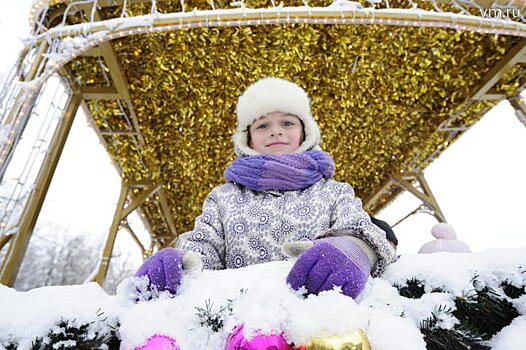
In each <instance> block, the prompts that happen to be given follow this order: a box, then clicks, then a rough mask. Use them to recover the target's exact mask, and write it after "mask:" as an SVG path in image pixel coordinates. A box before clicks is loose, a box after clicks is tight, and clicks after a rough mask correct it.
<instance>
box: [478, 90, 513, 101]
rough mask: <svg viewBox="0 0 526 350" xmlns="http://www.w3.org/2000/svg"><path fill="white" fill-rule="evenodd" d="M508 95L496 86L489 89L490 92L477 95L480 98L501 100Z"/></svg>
mask: <svg viewBox="0 0 526 350" xmlns="http://www.w3.org/2000/svg"><path fill="white" fill-rule="evenodd" d="M506 97H508V96H506V95H505V94H503V93H502V92H498V91H497V90H496V89H495V88H494V87H492V88H491V89H489V90H488V92H486V93H485V94H483V95H480V96H477V98H478V99H479V100H499V101H500V100H504V99H506Z"/></svg>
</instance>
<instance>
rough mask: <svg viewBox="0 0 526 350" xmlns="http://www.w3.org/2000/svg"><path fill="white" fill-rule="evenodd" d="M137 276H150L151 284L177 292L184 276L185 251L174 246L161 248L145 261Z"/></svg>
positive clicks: (159, 288)
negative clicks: (182, 251)
mask: <svg viewBox="0 0 526 350" xmlns="http://www.w3.org/2000/svg"><path fill="white" fill-rule="evenodd" d="M135 276H138V277H142V276H148V278H149V280H150V286H155V287H157V290H158V291H163V290H167V291H169V292H170V293H172V294H176V293H177V288H178V287H179V285H180V284H181V278H182V276H183V253H181V252H180V251H178V250H176V249H174V248H165V249H163V250H160V251H159V252H157V253H156V254H154V255H152V256H150V257H149V258H148V259H146V260H145V261H144V263H143V264H142V265H141V267H139V270H137V273H136V274H135Z"/></svg>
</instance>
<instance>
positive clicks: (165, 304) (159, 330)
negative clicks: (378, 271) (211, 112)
mask: <svg viewBox="0 0 526 350" xmlns="http://www.w3.org/2000/svg"><path fill="white" fill-rule="evenodd" d="M525 257H526V248H521V249H514V250H504V249H494V250H489V251H486V252H483V253H477V254H452V253H436V254H429V255H403V256H402V257H401V258H400V259H399V260H398V261H397V262H396V263H395V264H393V265H391V266H390V267H389V268H388V270H387V271H386V273H385V274H384V276H383V278H377V279H371V280H370V281H369V282H368V285H367V287H366V289H365V291H364V292H363V294H362V295H361V296H360V297H359V298H358V299H357V300H352V299H351V298H349V297H346V296H344V295H342V294H340V293H339V292H338V290H333V291H329V292H324V293H322V294H320V295H319V296H310V297H308V298H303V297H302V296H301V295H300V294H299V293H297V292H294V291H292V290H291V289H289V288H288V286H287V285H286V284H285V277H286V275H287V273H288V271H289V269H290V268H291V266H292V262H291V261H286V262H273V263H267V264H260V265H254V266H250V267H246V268H242V269H236V270H223V271H203V272H201V273H194V274H193V275H189V276H185V280H183V284H182V287H181V290H180V292H179V294H178V295H177V296H176V297H174V298H170V297H169V296H168V295H166V294H162V293H161V294H159V295H157V296H156V298H154V299H152V300H151V301H144V302H140V303H135V299H136V298H137V295H138V294H137V289H139V290H140V289H141V288H142V287H143V286H142V284H143V281H140V280H137V279H135V278H130V279H129V280H127V281H125V282H123V283H122V284H121V285H120V287H119V290H118V292H117V295H107V294H106V293H105V292H104V291H103V290H102V289H101V288H100V287H99V286H98V285H96V284H94V283H90V284H86V285H79V286H61V287H44V288H38V289H34V290H31V291H28V292H17V291H15V290H14V289H11V288H7V287H4V286H0V349H3V348H7V349H15V348H16V347H15V346H18V349H21V350H22V349H34V348H36V347H35V346H34V345H35V344H44V345H45V346H46V347H41V348H46V349H48V348H49V349H52V348H56V349H59V348H63V349H66V348H71V349H73V348H78V347H77V345H76V342H75V341H71V340H69V341H64V340H62V341H61V343H60V344H58V345H57V340H56V339H58V338H59V337H58V336H56V335H57V334H60V333H64V328H65V327H62V328H61V327H59V326H57V325H58V324H60V322H61V321H62V326H64V325H65V324H66V323H67V324H68V325H69V326H70V327H72V326H73V327H75V326H76V327H81V326H82V325H83V324H89V326H85V334H86V335H85V339H84V340H86V342H87V341H88V340H89V339H102V338H104V337H106V339H107V340H110V339H112V340H113V341H112V342H111V343H108V344H107V345H103V346H102V347H98V348H106V349H111V348H118V347H119V344H118V343H119V339H118V338H120V348H121V349H134V348H135V347H138V346H141V345H143V344H144V343H145V341H146V340H147V339H148V338H149V337H150V336H152V335H154V334H162V335H168V336H171V337H173V338H175V339H177V344H178V345H179V346H180V347H181V349H191V350H193V349H210V350H222V349H223V348H224V346H225V345H224V344H225V341H226V339H227V336H228V335H229V333H230V331H231V330H232V329H233V328H234V327H235V326H236V325H239V324H244V325H245V332H246V333H247V334H252V332H255V331H259V332H260V333H263V334H276V333H281V332H283V334H284V335H285V337H286V339H287V340H288V341H289V342H290V343H294V344H296V345H302V344H305V345H306V344H308V343H309V342H310V341H311V340H313V339H319V338H320V337H327V336H338V335H344V334H346V333H348V332H351V331H353V330H355V329H357V328H361V329H363V330H364V331H365V333H366V334H367V337H368V339H369V342H370V344H371V347H372V348H373V349H375V350H395V349H403V350H413V349H414V350H416V349H419V350H420V349H422V350H424V349H426V342H425V341H424V334H422V332H421V328H422V327H423V325H426V326H429V325H430V321H433V320H434V321H433V322H431V324H432V326H431V327H430V328H428V330H433V329H435V330H436V329H450V330H453V329H454V328H455V327H456V328H458V325H459V324H460V323H461V322H460V321H459V319H458V318H456V317H455V316H454V313H455V310H457V308H456V306H457V304H456V302H455V301H457V302H458V301H459V300H461V301H469V300H470V296H473V295H476V294H477V292H476V291H477V290H478V291H479V292H480V291H484V290H486V291H487V290H488V289H487V288H490V289H491V290H492V291H494V292H495V293H496V294H490V295H493V296H494V297H495V299H498V300H501V301H502V303H504V304H506V305H508V306H507V307H508V309H506V310H508V315H507V316H510V321H509V322H511V324H509V325H501V326H500V328H501V329H499V331H498V332H497V333H496V335H491V336H490V337H486V339H488V340H485V341H482V342H481V344H485V345H487V346H488V349H489V348H490V347H491V348H492V349H495V350H498V349H506V350H510V349H521V348H522V346H523V344H524V341H525V338H524V337H525V336H524V334H526V316H525V313H526V295H525V290H524V286H525V285H526V272H525V271H526V258H525ZM411 280H413V282H410V283H409V284H408V283H407V281H411ZM415 281H421V282H422V283H421V284H418V283H414V282H415ZM395 286H398V288H396V287H395ZM503 286H508V287H509V288H511V290H513V291H514V292H513V293H511V294H514V295H511V297H510V296H508V295H510V291H509V288H508V289H506V288H504V289H503ZM404 287H405V288H404ZM485 287H487V288H486V289H485ZM400 290H402V294H404V295H409V294H415V290H416V291H418V290H420V291H421V294H423V295H421V297H419V296H418V295H416V297H415V295H412V296H413V297H412V298H407V297H403V296H400V292H399V291H400ZM147 294H148V293H142V294H141V297H148V295H147ZM417 294H418V293H417ZM507 294H508V295H507ZM459 297H463V299H462V298H459ZM472 301H473V300H472ZM504 304H503V305H504ZM468 305H472V304H468ZM498 305H500V304H498ZM198 308H200V309H201V311H203V310H205V311H206V310H208V311H209V312H210V313H211V314H213V315H214V316H216V319H220V320H221V323H222V325H221V324H219V326H220V327H219V328H220V329H219V330H218V331H214V330H213V329H212V328H213V327H210V325H208V326H207V325H206V323H207V322H206V321H207V319H206V317H203V314H202V313H201V315H200V313H199V312H198ZM220 310H222V311H220ZM510 310H513V312H511V311H510ZM457 311H459V310H457ZM490 323H491V322H490ZM216 326H217V324H216ZM424 333H426V332H424ZM50 334H51V335H53V334H54V336H53V337H50ZM426 334H429V333H426ZM117 337H118V338H117ZM37 338H40V339H39V340H37ZM53 339H55V340H53ZM426 341H429V339H426ZM103 342H105V341H103ZM46 343H47V345H46ZM32 344H33V345H32ZM44 345H41V346H44ZM60 346H62V347H60Z"/></svg>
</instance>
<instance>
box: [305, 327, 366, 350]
mask: <svg viewBox="0 0 526 350" xmlns="http://www.w3.org/2000/svg"><path fill="white" fill-rule="evenodd" d="M299 349H300V350H301V349H302V348H299ZM304 349H305V350H371V345H370V344H369V340H368V339H367V336H366V335H365V332H364V331H363V330H362V329H360V328H357V329H355V330H353V331H351V332H349V333H347V334H345V335H341V336H332V337H327V338H320V339H316V340H313V341H312V342H311V343H310V344H309V345H308V346H307V347H304Z"/></svg>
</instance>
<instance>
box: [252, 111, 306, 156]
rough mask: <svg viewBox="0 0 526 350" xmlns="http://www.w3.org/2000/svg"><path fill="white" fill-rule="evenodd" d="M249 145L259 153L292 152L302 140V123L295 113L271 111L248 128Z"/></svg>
mask: <svg viewBox="0 0 526 350" xmlns="http://www.w3.org/2000/svg"><path fill="white" fill-rule="evenodd" d="M249 132H250V144H249V146H250V147H251V148H252V149H254V150H255V151H257V152H259V153H261V154H287V153H293V152H294V151H295V150H296V149H298V147H299V146H300V144H301V143H302V142H303V138H304V135H303V125H302V124H301V120H300V119H299V118H298V117H296V116H295V115H292V114H288V113H282V112H272V113H269V114H265V115H264V116H262V117H261V118H259V119H258V120H256V121H254V122H253V123H252V125H251V126H250V128H249Z"/></svg>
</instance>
